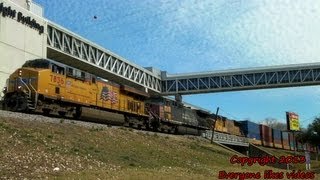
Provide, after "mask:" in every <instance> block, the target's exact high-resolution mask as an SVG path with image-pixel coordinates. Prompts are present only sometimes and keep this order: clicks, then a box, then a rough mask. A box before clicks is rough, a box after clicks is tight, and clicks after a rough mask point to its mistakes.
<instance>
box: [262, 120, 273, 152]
mask: <svg viewBox="0 0 320 180" xmlns="http://www.w3.org/2000/svg"><path fill="white" fill-rule="evenodd" d="M260 132H261V142H262V145H263V146H267V147H273V142H272V129H271V128H270V127H269V126H266V125H263V124H260Z"/></svg>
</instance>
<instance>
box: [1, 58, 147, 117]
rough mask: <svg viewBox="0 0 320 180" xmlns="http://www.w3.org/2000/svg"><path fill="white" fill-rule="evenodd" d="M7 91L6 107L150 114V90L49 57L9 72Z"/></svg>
mask: <svg viewBox="0 0 320 180" xmlns="http://www.w3.org/2000/svg"><path fill="white" fill-rule="evenodd" d="M4 91H5V92H4V93H5V97H4V108H5V109H7V110H11V111H33V112H42V113H45V114H54V113H57V114H59V115H62V116H68V115H72V116H73V117H80V115H81V114H83V111H86V112H87V113H91V114H95V115H97V114H100V115H101V116H105V115H104V114H103V112H104V111H103V110H107V111H108V112H114V113H121V114H123V115H124V116H125V118H127V119H136V120H139V121H141V119H144V120H145V119H147V117H148V114H146V112H145V103H144V99H145V98H147V97H148V94H147V93H145V92H143V91H139V90H137V89H134V88H131V87H128V86H124V85H119V84H115V83H112V82H109V81H108V80H105V79H102V78H98V77H96V76H95V75H93V74H89V73H87V72H84V71H81V70H79V69H75V68H73V67H70V66H67V65H64V64H61V63H58V62H55V61H52V60H48V59H37V60H30V61H27V62H26V63H25V64H24V65H23V66H22V68H19V69H17V70H16V71H15V72H14V73H13V74H11V75H10V77H9V79H8V81H7V88H6V89H5V90H4Z"/></svg>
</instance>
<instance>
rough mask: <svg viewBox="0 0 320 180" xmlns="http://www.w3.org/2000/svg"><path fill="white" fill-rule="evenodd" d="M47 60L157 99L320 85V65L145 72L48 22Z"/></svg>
mask: <svg viewBox="0 0 320 180" xmlns="http://www.w3.org/2000/svg"><path fill="white" fill-rule="evenodd" d="M46 49H47V57H48V58H50V59H54V60H57V61H60V62H62V63H65V64H68V65H71V66H74V67H76V68H79V69H82V70H85V71H88V72H91V73H94V74H96V75H98V76H100V77H103V78H106V79H109V80H112V81H115V82H117V83H123V84H126V85H130V86H133V87H136V88H141V89H143V90H145V91H147V92H149V93H151V94H153V95H163V96H166V95H177V94H178V95H187V94H200V93H214V92H225V91H239V90H250V89H267V88H282V87H296V86H311V85H319V84H320V63H308V64H295V65H284V66H269V67H259V68H250V69H235V70H223V71H212V72H200V73H188V74H167V73H166V72H165V71H159V70H156V69H154V68H149V69H146V68H143V67H141V66H139V65H136V64H134V63H132V62H130V61H128V60H126V59H125V58H123V57H121V56H119V55H117V54H115V53H113V52H111V51H109V50H107V49H105V48H103V47H101V46H99V45H97V44H95V43H93V42H91V41H89V40H87V39H85V38H82V37H81V36H79V35H77V34H75V33H73V32H71V31H69V30H67V29H65V28H63V27H61V26H59V25H57V24H55V23H53V22H50V21H48V23H47V48H46Z"/></svg>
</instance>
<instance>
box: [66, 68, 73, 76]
mask: <svg viewBox="0 0 320 180" xmlns="http://www.w3.org/2000/svg"><path fill="white" fill-rule="evenodd" d="M67 76H73V68H70V67H69V68H67Z"/></svg>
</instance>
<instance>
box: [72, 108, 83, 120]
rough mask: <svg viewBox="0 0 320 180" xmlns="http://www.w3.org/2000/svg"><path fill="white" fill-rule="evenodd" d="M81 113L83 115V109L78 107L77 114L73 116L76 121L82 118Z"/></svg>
mask: <svg viewBox="0 0 320 180" xmlns="http://www.w3.org/2000/svg"><path fill="white" fill-rule="evenodd" d="M81 113H82V109H81V107H79V106H78V107H76V112H75V113H74V114H73V115H72V116H73V118H75V119H79V118H80V116H81Z"/></svg>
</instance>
